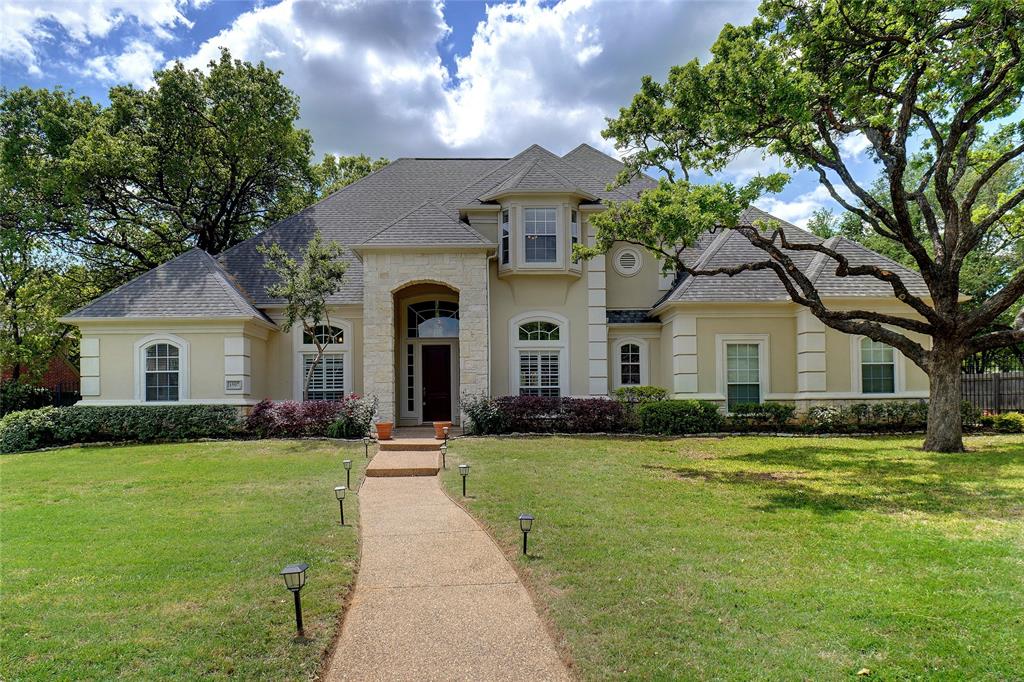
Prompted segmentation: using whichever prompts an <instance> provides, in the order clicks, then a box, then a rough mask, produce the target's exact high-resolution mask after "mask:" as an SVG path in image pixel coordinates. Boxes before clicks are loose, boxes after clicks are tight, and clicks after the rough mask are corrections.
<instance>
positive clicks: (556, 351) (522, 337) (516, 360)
mask: <svg viewBox="0 0 1024 682" xmlns="http://www.w3.org/2000/svg"><path fill="white" fill-rule="evenodd" d="M567 325H568V321H567V320H565V318H563V317H560V316H557V315H555V314H553V313H547V314H544V315H543V316H542V315H537V316H533V315H532V314H531V313H524V314H523V315H521V316H518V317H516V318H513V319H512V320H510V332H511V334H512V339H511V353H512V358H511V363H510V370H511V374H512V376H511V377H510V382H511V384H512V385H511V387H510V388H511V390H512V392H513V393H518V394H519V395H533V396H542V397H548V398H557V397H559V396H563V395H566V394H567V393H568V385H567V384H568V357H569V356H568V348H569V345H568V328H567Z"/></svg>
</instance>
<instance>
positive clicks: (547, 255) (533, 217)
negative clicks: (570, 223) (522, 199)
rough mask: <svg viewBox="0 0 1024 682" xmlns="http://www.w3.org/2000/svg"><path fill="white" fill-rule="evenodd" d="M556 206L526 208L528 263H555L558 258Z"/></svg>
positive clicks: (525, 247)
mask: <svg viewBox="0 0 1024 682" xmlns="http://www.w3.org/2000/svg"><path fill="white" fill-rule="evenodd" d="M556 214H557V210H556V209H554V208H527V209H525V210H524V221H523V226H524V230H523V239H524V249H523V255H524V260H525V261H526V262H527V263H555V262H557V260H558V222H557V215H556Z"/></svg>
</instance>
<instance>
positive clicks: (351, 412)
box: [245, 393, 377, 438]
mask: <svg viewBox="0 0 1024 682" xmlns="http://www.w3.org/2000/svg"><path fill="white" fill-rule="evenodd" d="M376 411H377V399H376V398H361V397H360V396H358V395H356V394H354V393H353V394H351V395H347V396H345V397H344V398H343V399H341V400H307V401H306V402H296V401H294V400H285V401H283V402H279V403H275V402H273V401H272V400H262V401H260V402H259V403H257V404H256V405H255V406H254V407H253V408H252V410H251V411H250V412H249V415H248V416H247V417H246V418H245V429H246V431H247V432H248V433H249V435H251V436H255V437H258V438H275V437H276V438H298V437H301V436H314V437H315V436H329V437H331V438H361V437H363V436H365V435H366V434H367V433H369V432H370V424H371V423H372V422H373V415H374V413H375V412H376Z"/></svg>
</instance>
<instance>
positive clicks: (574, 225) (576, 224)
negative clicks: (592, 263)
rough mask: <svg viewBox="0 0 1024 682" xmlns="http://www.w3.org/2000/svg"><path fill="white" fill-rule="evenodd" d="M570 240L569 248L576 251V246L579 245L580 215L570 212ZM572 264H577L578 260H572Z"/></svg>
mask: <svg viewBox="0 0 1024 682" xmlns="http://www.w3.org/2000/svg"><path fill="white" fill-rule="evenodd" d="M570 228H571V229H570V232H569V235H570V239H571V240H572V244H571V248H572V249H573V250H575V249H576V245H577V244H579V243H580V214H579V211H576V210H573V211H572V221H571V223H570ZM572 262H573V263H578V262H579V259H576V258H574V259H573V261H572Z"/></svg>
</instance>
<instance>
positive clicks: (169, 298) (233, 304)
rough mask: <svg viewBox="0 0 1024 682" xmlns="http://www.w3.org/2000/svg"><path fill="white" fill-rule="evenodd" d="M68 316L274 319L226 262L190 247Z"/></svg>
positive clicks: (78, 317)
mask: <svg viewBox="0 0 1024 682" xmlns="http://www.w3.org/2000/svg"><path fill="white" fill-rule="evenodd" d="M67 317H68V318H73V319H80V318H90V317H177V318H185V317H227V318H233V317H237V318H243V319H250V318H258V319H261V320H263V321H265V322H270V320H269V319H268V318H267V317H266V315H264V314H263V313H262V312H260V311H259V310H257V309H256V308H255V307H253V305H252V303H251V302H250V301H249V300H248V299H247V298H246V297H245V295H244V294H243V293H242V292H241V291H240V290H239V289H238V287H237V286H236V285H235V284H234V282H233V281H232V278H231V277H230V275H228V274H227V273H226V272H224V270H223V268H221V266H220V264H218V263H217V261H216V260H214V259H213V257H212V256H210V255H209V254H207V253H206V252H205V251H202V250H200V249H192V250H191V251H186V252H185V253H183V254H181V255H180V256H178V257H177V258H175V259H174V260H170V261H168V262H166V263H164V264H163V265H160V266H159V267H156V268H153V269H152V270H150V271H149V272H147V273H145V274H143V275H140V276H139V277H136V278H135V279H133V280H132V281H130V282H128V283H127V284H123V285H121V286H120V287H118V288H117V289H114V290H113V291H109V292H107V293H106V294H104V295H102V296H100V297H99V298H97V299H96V300H95V301H93V302H92V303H90V304H89V305H87V306H85V307H82V308H79V309H78V310H76V311H74V312H73V313H70V314H69V315H67ZM271 324H273V323H271Z"/></svg>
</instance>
